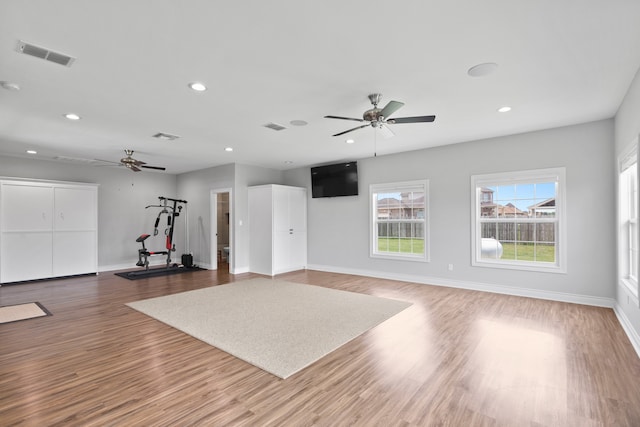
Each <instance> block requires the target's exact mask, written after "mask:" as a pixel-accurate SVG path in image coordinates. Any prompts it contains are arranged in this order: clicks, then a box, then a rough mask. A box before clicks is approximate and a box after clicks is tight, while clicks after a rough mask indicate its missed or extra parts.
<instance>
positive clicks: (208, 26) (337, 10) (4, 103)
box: [0, 0, 640, 173]
mask: <svg viewBox="0 0 640 427" xmlns="http://www.w3.org/2000/svg"><path fill="white" fill-rule="evenodd" d="M638 18H640V1H637V0H562V1H559V0H529V1H527V0H483V1H478V0H457V1H426V0H400V1H396V2H389V1H385V2H382V1H378V0H369V1H360V0H342V1H335V0H325V1H311V0H272V1H241V2H232V1H227V2H220V1H210V0H189V1H176V0H135V1H133V0H103V1H86V0H2V1H1V2H0V81H8V82H12V83H16V84H18V85H19V86H20V87H21V90H19V91H9V90H4V89H0V154H5V155H12V156H27V154H25V151H26V150H27V149H34V150H37V151H38V154H37V155H35V156H34V157H38V158H54V157H56V156H66V157H75V158H82V159H106V160H118V159H120V158H121V157H123V149H125V148H129V149H132V150H135V152H136V153H135V155H134V157H135V158H138V159H140V160H143V161H146V162H147V163H148V164H151V165H160V166H166V167H167V172H166V173H182V172H186V171H191V170H197V169H202V168H207V167H211V166H216V165H221V164H227V163H232V162H237V163H243V164H249V165H260V166H264V167H269V168H275V169H290V168H295V167H301V166H307V165H316V164H322V163H327V162H332V161H339V160H353V159H358V158H363V157H370V156H372V155H373V154H374V151H375V152H377V154H378V155H381V154H388V153H393V152H401V151H408V150H415V149H421V148H427V147H433V146H438V145H444V144H453V143H457V142H462V141H470V140H476V139H482V138H487V137H492V136H499V135H507V134H513V133H520V132H526V131H531V130H536V129H543V128H551V127H557V126H563V125H569V124H575V123H582V122H587V121H593V120H599V119H605V118H610V117H613V116H614V115H615V113H616V110H617V108H618V107H619V105H620V103H621V101H622V99H623V97H624V94H625V92H626V90H627V89H628V87H629V84H630V83H631V81H632V79H633V77H634V75H635V73H636V72H637V70H638V68H639V67H640V20H639V19H638ZM18 40H24V41H26V42H29V43H32V44H35V45H40V46H43V47H46V48H49V49H51V50H53V51H58V52H61V53H64V54H67V55H70V56H73V57H76V58H77V60H76V61H75V63H74V64H73V65H72V66H71V67H65V66H62V65H59V64H54V63H50V62H47V61H44V60H42V59H38V58H34V57H30V56H27V55H23V54H20V53H18V52H17V51H16V44H17V43H18ZM484 62H495V63H497V64H498V68H497V70H496V71H495V72H494V73H492V74H490V75H488V76H485V77H470V76H468V75H467V70H468V69H469V68H470V67H472V66H474V65H476V64H479V63H484ZM193 81H201V82H203V83H205V84H206V85H207V86H208V90H207V91H206V92H203V93H196V92H193V91H191V90H190V89H188V87H187V84H188V83H189V82H193ZM373 92H380V93H382V94H383V99H382V103H381V106H384V105H385V104H386V103H387V102H388V101H390V100H398V101H402V102H404V103H405V104H406V105H405V106H404V107H403V108H402V109H401V110H399V111H398V112H397V113H396V114H394V116H397V117H406V116H418V115H430V114H435V115H436V120H435V122H434V123H419V124H396V125H393V127H392V129H393V131H394V132H395V134H396V136H395V137H393V138H389V139H383V138H382V137H381V135H378V136H375V137H374V130H373V128H365V129H362V130H358V131H355V132H352V133H350V134H348V135H345V136H342V137H332V136H331V135H333V134H335V133H338V132H340V131H343V130H346V129H349V128H351V127H354V126H357V125H358V123H356V122H349V121H340V120H330V119H325V118H323V116H325V115H339V116H348V117H356V118H358V117H361V115H362V113H363V112H364V111H365V110H367V109H369V108H370V107H371V105H370V104H369V100H368V99H367V95H368V94H370V93H373ZM504 105H509V106H511V107H512V108H513V109H512V111H511V112H509V113H502V114H501V113H498V112H497V111H496V110H497V109H498V108H499V107H501V106H504ZM67 112H75V113H77V114H79V115H80V116H82V119H81V120H79V121H76V122H72V121H69V120H67V119H65V118H64V117H63V114H64V113H67ZM292 120H304V121H306V122H308V125H307V126H292V125H291V124H290V121H292ZM269 122H275V123H278V124H281V125H284V126H286V127H287V129H286V130H282V131H278V132H277V131H273V130H271V129H267V128H265V127H263V125H264V124H266V123H269ZM157 132H166V133H170V134H176V135H179V136H181V138H180V139H178V140H176V141H161V140H157V139H154V138H152V137H151V136H152V135H153V134H155V133H157ZM347 137H351V138H353V139H355V143H354V144H346V143H345V140H346V139H347ZM225 147H233V149H234V151H233V152H231V153H229V152H225V151H224V148H225ZM286 161H289V162H292V163H285V162H286ZM124 172H125V171H123V173H124ZM126 173H130V172H128V171H126Z"/></svg>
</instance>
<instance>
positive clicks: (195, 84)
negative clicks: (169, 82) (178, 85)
mask: <svg viewBox="0 0 640 427" xmlns="http://www.w3.org/2000/svg"><path fill="white" fill-rule="evenodd" d="M189 87H190V88H191V90H195V91H196V92H204V91H205V90H207V87H206V86H205V85H204V84H203V83H200V82H193V83H189Z"/></svg>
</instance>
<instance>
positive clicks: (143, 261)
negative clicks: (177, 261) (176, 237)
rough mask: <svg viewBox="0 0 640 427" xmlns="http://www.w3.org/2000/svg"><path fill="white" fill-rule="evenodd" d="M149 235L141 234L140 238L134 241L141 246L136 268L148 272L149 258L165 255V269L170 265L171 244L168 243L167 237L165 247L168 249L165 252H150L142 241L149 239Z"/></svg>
mask: <svg viewBox="0 0 640 427" xmlns="http://www.w3.org/2000/svg"><path fill="white" fill-rule="evenodd" d="M149 236H150V235H149V234H141V235H140V237H138V238H137V239H136V242H138V243H141V244H142V248H140V249H138V262H137V263H136V265H137V266H138V267H144V269H145V270H149V257H150V256H154V255H166V256H167V268H169V265H170V264H171V243H170V242H169V236H167V245H169V247H168V248H167V250H166V251H150V250H148V249H147V248H146V246H145V245H144V241H145V240H147V239H148V238H149Z"/></svg>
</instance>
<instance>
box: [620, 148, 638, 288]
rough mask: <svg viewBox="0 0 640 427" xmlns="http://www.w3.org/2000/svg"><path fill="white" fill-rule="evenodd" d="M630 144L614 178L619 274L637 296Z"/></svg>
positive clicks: (634, 152)
mask: <svg viewBox="0 0 640 427" xmlns="http://www.w3.org/2000/svg"><path fill="white" fill-rule="evenodd" d="M637 157H638V155H637V149H636V145H635V144H634V145H633V146H632V147H631V149H630V150H628V151H627V152H626V153H624V154H623V156H621V158H620V161H619V177H618V191H619V196H618V217H619V227H620V228H619V235H618V245H619V250H618V259H619V267H620V268H619V275H620V279H621V281H622V283H623V284H625V285H626V286H627V287H628V288H629V289H630V290H631V292H632V293H633V294H634V295H638V162H637Z"/></svg>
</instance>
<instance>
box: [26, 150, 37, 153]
mask: <svg viewBox="0 0 640 427" xmlns="http://www.w3.org/2000/svg"><path fill="white" fill-rule="evenodd" d="M27 153H29V154H38V152H37V151H36V150H27Z"/></svg>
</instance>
